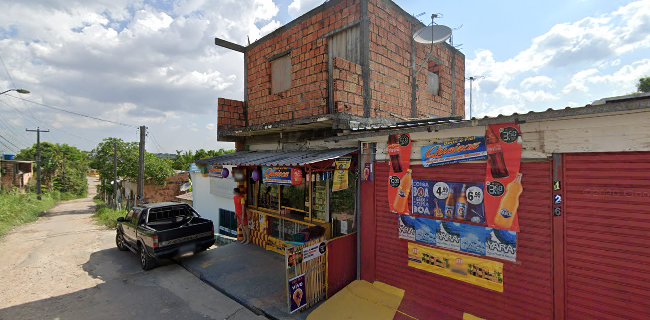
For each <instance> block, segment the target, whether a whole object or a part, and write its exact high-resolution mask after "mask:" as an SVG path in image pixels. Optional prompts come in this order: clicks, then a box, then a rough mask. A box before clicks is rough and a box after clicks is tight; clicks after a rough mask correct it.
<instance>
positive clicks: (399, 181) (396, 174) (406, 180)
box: [388, 133, 413, 214]
mask: <svg viewBox="0 0 650 320" xmlns="http://www.w3.org/2000/svg"><path fill="white" fill-rule="evenodd" d="M411 147H412V144H411V136H410V135H409V134H407V133H405V134H392V135H390V136H388V156H389V157H390V169H389V176H388V206H389V208H390V212H393V213H398V214H410V209H409V202H411V186H412V185H413V177H412V175H411Z"/></svg>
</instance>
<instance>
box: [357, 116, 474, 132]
mask: <svg viewBox="0 0 650 320" xmlns="http://www.w3.org/2000/svg"><path fill="white" fill-rule="evenodd" d="M465 121H469V120H463V118H462V117H447V118H429V119H418V120H412V121H403V122H397V123H395V124H371V125H367V126H360V127H357V128H352V129H351V130H352V132H356V131H368V130H370V131H372V130H385V129H407V128H413V127H421V126H431V125H438V124H445V123H447V124H452V123H461V122H465Z"/></svg>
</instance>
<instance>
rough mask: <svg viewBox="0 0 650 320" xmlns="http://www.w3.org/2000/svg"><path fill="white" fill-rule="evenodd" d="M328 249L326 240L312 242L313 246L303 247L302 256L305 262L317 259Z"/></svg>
mask: <svg viewBox="0 0 650 320" xmlns="http://www.w3.org/2000/svg"><path fill="white" fill-rule="evenodd" d="M326 251H327V244H326V243H325V241H323V242H321V243H317V244H312V245H311V246H307V247H304V248H303V249H302V256H303V260H302V261H304V262H307V261H310V260H313V259H316V258H318V257H320V256H322V255H324V254H325V252H326Z"/></svg>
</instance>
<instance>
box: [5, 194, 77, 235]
mask: <svg viewBox="0 0 650 320" xmlns="http://www.w3.org/2000/svg"><path fill="white" fill-rule="evenodd" d="M76 197H77V196H76V195H74V194H70V193H60V192H57V191H54V192H48V193H44V194H43V196H42V199H43V200H40V201H39V200H38V199H37V198H36V193H19V192H7V193H0V237H2V236H4V235H5V234H7V232H9V230H11V229H12V228H14V227H16V226H18V225H21V224H24V223H28V222H32V221H35V220H36V219H38V217H39V216H40V215H41V214H43V213H44V212H46V211H47V210H50V209H52V208H53V207H54V206H55V205H56V204H57V202H58V201H62V200H70V199H74V198H76Z"/></svg>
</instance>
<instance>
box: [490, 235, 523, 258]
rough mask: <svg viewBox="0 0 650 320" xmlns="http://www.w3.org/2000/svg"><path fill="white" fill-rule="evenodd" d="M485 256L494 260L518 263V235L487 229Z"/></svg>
mask: <svg viewBox="0 0 650 320" xmlns="http://www.w3.org/2000/svg"><path fill="white" fill-rule="evenodd" d="M487 231H488V237H487V240H486V243H485V249H486V253H485V255H486V256H488V257H492V258H497V259H503V260H509V261H517V233H516V232H513V231H508V230H499V229H487Z"/></svg>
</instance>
